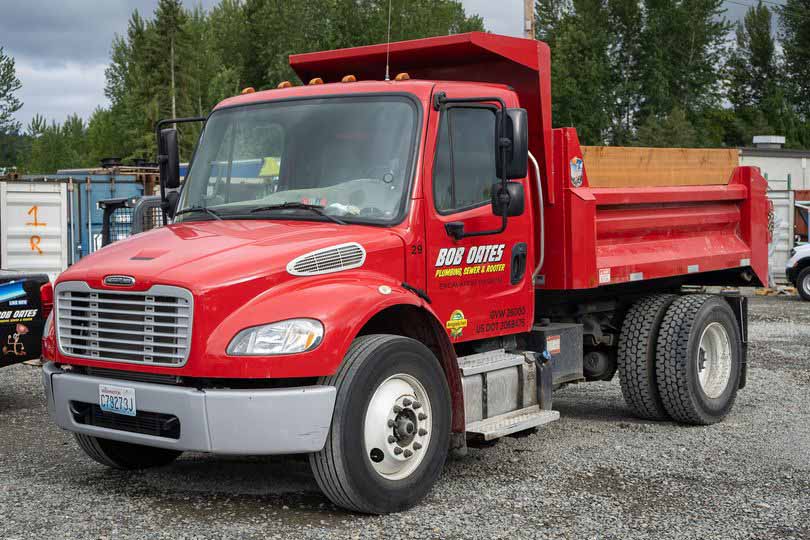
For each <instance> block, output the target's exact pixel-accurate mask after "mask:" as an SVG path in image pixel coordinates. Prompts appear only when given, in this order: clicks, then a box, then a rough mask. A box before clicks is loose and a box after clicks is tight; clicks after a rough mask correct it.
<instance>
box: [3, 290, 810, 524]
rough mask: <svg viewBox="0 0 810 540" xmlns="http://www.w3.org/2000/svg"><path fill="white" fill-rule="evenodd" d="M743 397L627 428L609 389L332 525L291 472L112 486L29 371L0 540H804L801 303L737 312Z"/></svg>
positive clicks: (16, 401) (9, 404)
mask: <svg viewBox="0 0 810 540" xmlns="http://www.w3.org/2000/svg"><path fill="white" fill-rule="evenodd" d="M750 338H751V346H750V355H749V361H750V369H749V383H748V387H747V388H746V389H745V390H744V391H742V392H741V393H740V394H739V397H738V400H737V404H736V406H735V408H734V410H733V412H732V414H731V415H730V416H729V418H728V419H727V420H726V421H725V422H723V423H721V424H719V425H716V426H711V427H684V426H679V425H675V424H672V423H651V422H645V421H639V420H636V419H634V418H633V417H632V416H631V415H630V414H629V411H628V409H627V407H626V406H625V404H624V402H623V401H622V397H621V393H620V390H619V384H618V382H617V381H615V380H614V381H612V382H609V383H594V384H587V385H579V386H574V387H569V388H566V389H564V390H562V391H561V392H559V393H558V394H557V395H556V396H555V408H556V409H559V410H560V412H561V415H562V418H561V420H560V421H559V422H556V423H554V424H551V425H550V426H548V427H546V428H544V429H542V430H541V431H538V432H536V433H534V434H531V435H528V436H522V437H519V438H506V439H504V440H502V441H500V442H499V443H498V444H496V445H495V446H492V447H489V448H474V449H470V451H469V454H468V456H467V457H465V458H462V459H453V460H449V461H448V463H447V466H446V467H445V471H444V474H443V476H442V478H441V480H440V481H439V483H438V485H437V486H436V488H435V489H434V490H433V491H432V493H431V494H430V495H429V496H428V498H427V500H425V501H424V502H423V504H421V505H420V506H418V507H417V508H415V509H412V510H411V511H408V512H404V513H401V514H397V515H390V516H375V517H370V516H361V515H353V514H347V513H343V512H341V511H339V510H337V509H336V508H334V507H332V505H331V504H330V503H329V502H328V501H327V500H326V498H324V497H323V496H322V495H321V494H320V493H319V491H318V489H317V486H316V485H315V482H314V480H313V478H312V476H311V475H310V473H309V468H308V465H307V463H306V461H304V460H301V459H294V458H284V459H279V458H270V459H268V458H220V457H211V456H207V455H202V454H192V455H185V456H183V457H182V458H181V459H180V460H179V461H178V462H177V463H176V464H174V465H172V466H170V467H167V468H163V469H158V470H152V471H148V472H139V473H123V472H117V471H112V470H108V469H105V468H103V467H101V466H100V465H97V464H95V463H94V462H92V461H90V460H89V459H88V458H86V457H85V456H84V455H83V454H82V453H81V452H80V451H79V449H78V448H77V447H76V446H75V445H74V443H73V441H72V438H71V437H70V436H69V435H68V434H67V433H64V432H61V431H60V430H59V429H57V428H55V427H54V426H52V425H51V423H50V422H49V421H48V418H47V413H46V411H45V405H44V402H43V398H42V390H41V388H40V382H39V372H38V370H36V369H34V368H31V367H28V366H15V367H11V368H8V369H5V370H2V371H0V538H3V539H14V538H37V539H40V538H102V539H103V538H110V539H112V538H150V539H151V538H257V539H259V538H261V539H266V538H341V539H343V538H378V537H382V538H390V539H397V538H403V539H416V538H420V539H421V538H523V537H525V538H538V537H542V538H546V537H547V538H622V539H625V538H655V539H662V538H806V539H810V515H808V514H809V513H810V474H808V473H810V303H802V302H799V301H798V300H797V299H796V298H795V297H769V298H754V299H752V303H751V327H750Z"/></svg>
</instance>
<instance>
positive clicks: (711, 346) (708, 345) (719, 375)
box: [696, 322, 732, 399]
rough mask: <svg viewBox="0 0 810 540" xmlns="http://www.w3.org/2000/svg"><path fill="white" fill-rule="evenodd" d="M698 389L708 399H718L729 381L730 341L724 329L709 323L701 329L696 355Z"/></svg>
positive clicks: (718, 324)
mask: <svg viewBox="0 0 810 540" xmlns="http://www.w3.org/2000/svg"><path fill="white" fill-rule="evenodd" d="M696 363H697V372H698V380H699V382H700V387H701V389H702V390H703V392H704V393H705V394H706V396H708V397H709V398H710V399H717V398H719V397H720V396H721V395H722V394H723V392H725V390H726V387H727V386H728V383H729V380H730V379H731V363H732V357H731V340H730V339H729V337H728V332H727V331H726V329H725V327H724V326H723V325H722V324H720V323H718V322H713V323H710V324H709V325H708V326H706V328H704V329H703V334H701V336H700V346H699V349H698V354H697V359H696Z"/></svg>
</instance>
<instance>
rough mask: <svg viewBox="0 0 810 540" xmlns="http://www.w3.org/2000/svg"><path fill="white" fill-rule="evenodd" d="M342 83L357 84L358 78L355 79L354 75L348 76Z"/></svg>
mask: <svg viewBox="0 0 810 540" xmlns="http://www.w3.org/2000/svg"><path fill="white" fill-rule="evenodd" d="M340 82H343V83H353V82H357V77H355V76H354V75H346V76H345V77H343V78H342V79H340Z"/></svg>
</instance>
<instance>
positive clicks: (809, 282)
mask: <svg viewBox="0 0 810 540" xmlns="http://www.w3.org/2000/svg"><path fill="white" fill-rule="evenodd" d="M802 289H804V294H805V295H807V296H810V273H808V274H807V275H806V276H804V279H803V280H802Z"/></svg>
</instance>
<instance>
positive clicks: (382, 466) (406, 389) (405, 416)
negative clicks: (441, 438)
mask: <svg viewBox="0 0 810 540" xmlns="http://www.w3.org/2000/svg"><path fill="white" fill-rule="evenodd" d="M430 416H431V408H430V399H429V398H428V394H427V391H426V390H425V387H424V386H423V385H422V383H420V382H419V381H418V380H417V379H416V378H415V377H413V376H411V375H408V374H405V373H398V374H396V375H392V376H391V377H388V378H387V379H386V380H384V381H383V382H382V384H380V386H378V387H377V390H375V391H374V395H373V396H372V397H371V401H369V404H368V409H366V418H365V425H364V428H363V431H364V438H365V440H364V442H365V451H366V452H365V453H366V459H368V460H369V463H371V466H372V468H373V469H374V470H375V471H376V472H377V474H379V475H380V476H382V477H384V478H387V479H388V480H402V479H403V478H407V477H408V476H410V475H411V474H412V473H413V472H414V471H415V470H416V469H417V467H419V464H420V463H422V460H423V459H424V456H425V453H426V452H427V449H428V445H429V444H430V436H431V433H430V431H431V430H430Z"/></svg>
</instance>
